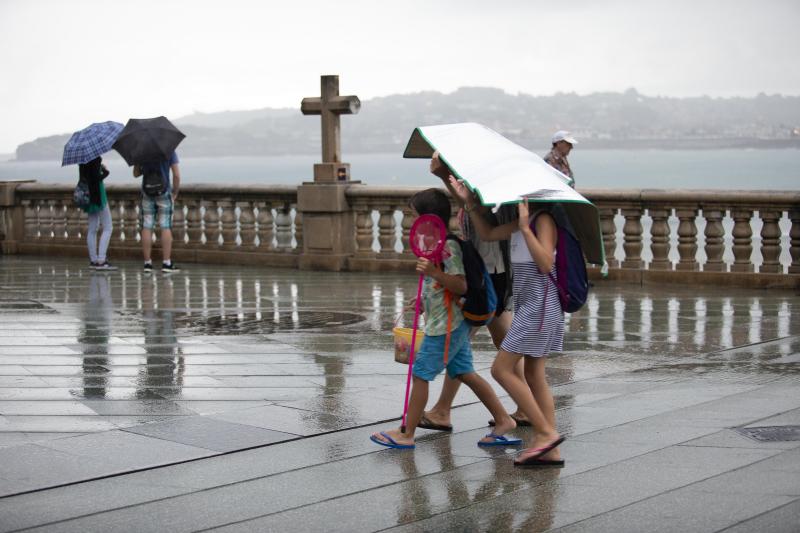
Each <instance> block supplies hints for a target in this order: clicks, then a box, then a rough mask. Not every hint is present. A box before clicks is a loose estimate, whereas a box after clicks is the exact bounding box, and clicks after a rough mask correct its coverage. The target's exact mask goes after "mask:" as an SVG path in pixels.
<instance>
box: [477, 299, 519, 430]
mask: <svg viewBox="0 0 800 533" xmlns="http://www.w3.org/2000/svg"><path fill="white" fill-rule="evenodd" d="M513 317H514V314H513V313H511V312H510V311H505V312H504V313H503V314H502V315H500V316H499V317H497V318H495V319H494V320H492V323H491V324H489V325H488V326H486V328H487V329H488V330H489V334H490V335H491V336H492V342H494V346H495V348H497V349H498V350H499V349H500V345H501V344H502V343H503V339H505V338H506V334H507V333H508V330H509V328H510V327H511V320H512V319H513ZM514 372H516V373H517V375H518V376H519V378H520V379H521V380H523V381H524V380H525V371H524V365H523V361H522V358H520V360H519V362H518V363H517V366H516V367H514ZM511 416H513V417H514V418H516V419H517V420H527V419H528V418H527V417H526V416H525V413H523V412H522V411H521V410H520V409H519V407H517V410H516V411H514V413H513V414H512V415H511Z"/></svg>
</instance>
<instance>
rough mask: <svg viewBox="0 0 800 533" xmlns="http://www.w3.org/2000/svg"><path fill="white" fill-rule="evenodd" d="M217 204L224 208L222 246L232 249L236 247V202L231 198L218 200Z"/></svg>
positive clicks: (221, 218)
mask: <svg viewBox="0 0 800 533" xmlns="http://www.w3.org/2000/svg"><path fill="white" fill-rule="evenodd" d="M217 205H218V206H219V207H220V208H221V210H222V216H221V217H220V224H221V226H222V246H224V247H225V248H228V249H231V248H236V234H237V233H238V232H237V231H236V211H234V204H233V202H232V201H230V200H218V201H217Z"/></svg>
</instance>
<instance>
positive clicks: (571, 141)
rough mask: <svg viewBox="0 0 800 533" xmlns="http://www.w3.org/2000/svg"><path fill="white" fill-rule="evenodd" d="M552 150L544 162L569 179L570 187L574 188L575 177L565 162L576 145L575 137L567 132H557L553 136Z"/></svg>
mask: <svg viewBox="0 0 800 533" xmlns="http://www.w3.org/2000/svg"><path fill="white" fill-rule="evenodd" d="M552 142H553V148H552V149H551V150H550V151H549V152H548V153H547V155H546V156H544V160H545V162H546V163H547V164H548V165H550V166H551V167H553V168H554V169H556V170H558V171H559V172H561V173H562V174H564V175H565V176H567V177H568V178H569V179H570V186H571V187H575V177H574V176H573V175H572V169H571V168H570V166H569V161H567V156H568V155H569V153H570V151H571V150H572V147H573V146H574V145H576V144H578V141H576V140H575V137H573V136H572V134H571V133H570V132H568V131H564V130H558V131H557V132H555V133H554V134H553V139H552Z"/></svg>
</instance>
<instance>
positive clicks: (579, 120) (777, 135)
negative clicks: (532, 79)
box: [15, 87, 800, 161]
mask: <svg viewBox="0 0 800 533" xmlns="http://www.w3.org/2000/svg"><path fill="white" fill-rule="evenodd" d="M112 118H113V117H112ZM170 118H174V117H170ZM122 120H124V119H122ZM173 122H175V124H176V125H178V126H179V127H180V128H181V130H183V132H184V133H185V134H186V139H185V140H184V141H183V143H182V144H181V147H180V150H181V154H183V155H185V156H192V157H232V156H233V157H242V156H246V157H251V156H283V155H301V154H318V153H319V150H320V137H321V135H320V124H319V118H318V117H313V116H310V117H309V116H303V115H302V114H301V113H300V110H299V109H297V108H279V109H276V108H264V109H254V110H244V111H221V112H217V113H200V112H196V113H193V114H191V115H188V116H185V117H177V118H174V120H173ZM455 122H478V123H481V124H485V125H487V126H488V127H490V128H492V129H494V130H495V131H497V132H499V133H500V134H502V135H504V136H506V137H507V138H509V139H511V140H512V141H514V142H516V143H518V144H520V145H522V146H525V147H526V148H535V147H541V146H548V145H549V141H550V136H551V135H552V133H553V131H555V130H557V129H568V130H570V131H571V132H572V133H573V134H574V135H575V136H576V137H577V138H578V140H579V141H580V147H581V148H584V149H624V150H630V149H659V150H719V149H729V148H735V149H781V148H800V96H782V95H765V94H761V95H758V96H756V97H753V98H710V97H707V96H701V97H694V98H669V97H660V96H655V97H653V96H646V95H642V94H640V93H638V92H637V91H636V90H635V89H629V90H627V91H625V92H623V93H594V94H588V95H577V94H573V93H558V94H554V95H551V96H531V95H527V94H509V93H506V92H504V91H502V90H500V89H495V88H487V87H462V88H461V89H458V90H456V91H454V92H452V93H448V94H443V93H440V92H435V91H425V92H419V93H413V94H397V95H391V96H386V97H380V98H372V99H370V100H366V101H364V102H363V103H362V107H361V111H360V112H359V113H358V114H357V115H355V116H345V117H343V118H342V128H341V131H342V150H343V151H344V152H345V153H347V152H349V153H359V154H376V153H396V152H400V151H402V150H403V148H404V146H405V143H406V142H407V140H408V138H409V136H410V135H411V132H412V131H413V130H414V128H415V127H417V126H422V125H430V124H445V123H455ZM83 126H85V125H84V124H79V125H76V129H77V128H80V127H83ZM69 136H70V134H69V133H64V134H60V135H50V136H47V137H40V138H37V139H35V140H33V141H30V142H26V143H23V144H21V145H19V146H18V147H17V150H16V155H15V159H16V160H18V161H37V160H38V161H41V160H52V159H58V158H60V157H61V151H62V150H63V146H64V144H65V143H66V142H67V140H68V139H69Z"/></svg>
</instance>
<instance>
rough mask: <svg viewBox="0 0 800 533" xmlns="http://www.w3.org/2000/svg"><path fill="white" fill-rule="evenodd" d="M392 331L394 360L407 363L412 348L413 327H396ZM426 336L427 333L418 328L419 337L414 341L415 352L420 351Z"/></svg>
mask: <svg viewBox="0 0 800 533" xmlns="http://www.w3.org/2000/svg"><path fill="white" fill-rule="evenodd" d="M392 333H393V334H394V360H395V361H397V362H398V363H402V364H404V365H407V364H408V360H409V356H410V354H409V352H410V349H411V335H412V334H413V333H414V330H413V329H411V328H394V329H393V330H392ZM424 338H425V334H424V333H423V332H422V331H421V330H419V329H417V338H416V339H415V340H416V342H415V343H414V353H415V354H416V353H417V352H418V351H419V347H420V346H422V339H424Z"/></svg>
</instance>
